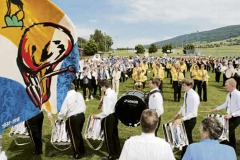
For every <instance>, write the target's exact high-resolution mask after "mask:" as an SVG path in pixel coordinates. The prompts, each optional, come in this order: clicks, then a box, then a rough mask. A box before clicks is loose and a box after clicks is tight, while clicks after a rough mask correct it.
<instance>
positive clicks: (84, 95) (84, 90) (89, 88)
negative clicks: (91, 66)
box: [83, 82, 92, 100]
mask: <svg viewBox="0 0 240 160" xmlns="http://www.w3.org/2000/svg"><path fill="white" fill-rule="evenodd" d="M87 89H88V91H89V95H87ZM91 95H92V90H91V84H90V82H89V83H88V84H83V97H84V100H86V99H87V98H90V96H91ZM87 96H88V97H87Z"/></svg>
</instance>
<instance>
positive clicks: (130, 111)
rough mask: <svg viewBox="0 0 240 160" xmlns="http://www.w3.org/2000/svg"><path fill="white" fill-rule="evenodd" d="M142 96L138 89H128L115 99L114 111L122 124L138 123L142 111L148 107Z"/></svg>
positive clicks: (133, 124)
mask: <svg viewBox="0 0 240 160" xmlns="http://www.w3.org/2000/svg"><path fill="white" fill-rule="evenodd" d="M144 98H145V96H144V94H143V93H142V92H140V91H129V92H127V93H126V94H124V95H123V96H122V97H121V98H120V99H119V100H118V101H117V103H116V106H115V113H116V115H117V117H118V119H119V120H120V121H121V122H122V123H123V124H124V125H126V126H129V127H136V126H138V125H139V124H140V117H141V114H142V111H143V110H145V109H147V108H148V107H147V104H146V103H145V101H144Z"/></svg>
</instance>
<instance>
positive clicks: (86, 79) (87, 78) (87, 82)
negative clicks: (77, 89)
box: [80, 67, 92, 101]
mask: <svg viewBox="0 0 240 160" xmlns="http://www.w3.org/2000/svg"><path fill="white" fill-rule="evenodd" d="M91 79H92V75H91V73H90V71H89V69H88V68H87V67H83V72H82V73H81V75H80V80H82V88H83V97H84V100H86V101H89V99H90V98H91V96H92V89H91ZM87 89H88V94H87Z"/></svg>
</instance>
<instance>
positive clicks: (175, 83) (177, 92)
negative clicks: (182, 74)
mask: <svg viewBox="0 0 240 160" xmlns="http://www.w3.org/2000/svg"><path fill="white" fill-rule="evenodd" d="M173 90H174V101H180V98H181V90H182V86H181V85H180V84H179V83H178V81H173Z"/></svg>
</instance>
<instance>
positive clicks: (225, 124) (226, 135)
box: [208, 114, 229, 142]
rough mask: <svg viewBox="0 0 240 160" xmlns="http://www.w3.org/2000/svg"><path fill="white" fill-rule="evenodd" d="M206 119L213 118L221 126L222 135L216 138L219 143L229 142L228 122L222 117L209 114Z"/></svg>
mask: <svg viewBox="0 0 240 160" xmlns="http://www.w3.org/2000/svg"><path fill="white" fill-rule="evenodd" d="M208 117H215V118H216V119H217V120H218V121H219V122H220V123H221V124H222V126H223V132H222V135H221V136H220V137H219V138H218V141H219V142H222V141H225V140H227V141H229V120H228V119H225V118H224V115H219V114H209V115H208Z"/></svg>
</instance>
